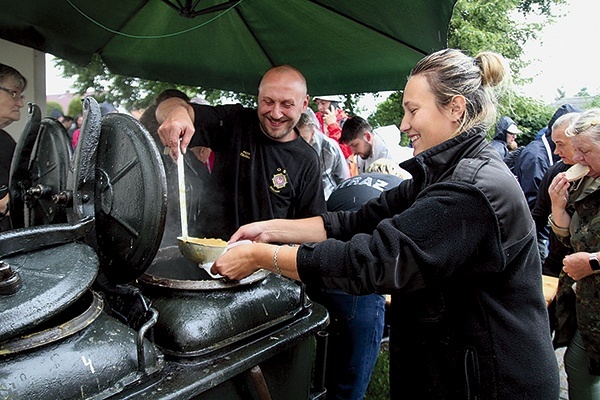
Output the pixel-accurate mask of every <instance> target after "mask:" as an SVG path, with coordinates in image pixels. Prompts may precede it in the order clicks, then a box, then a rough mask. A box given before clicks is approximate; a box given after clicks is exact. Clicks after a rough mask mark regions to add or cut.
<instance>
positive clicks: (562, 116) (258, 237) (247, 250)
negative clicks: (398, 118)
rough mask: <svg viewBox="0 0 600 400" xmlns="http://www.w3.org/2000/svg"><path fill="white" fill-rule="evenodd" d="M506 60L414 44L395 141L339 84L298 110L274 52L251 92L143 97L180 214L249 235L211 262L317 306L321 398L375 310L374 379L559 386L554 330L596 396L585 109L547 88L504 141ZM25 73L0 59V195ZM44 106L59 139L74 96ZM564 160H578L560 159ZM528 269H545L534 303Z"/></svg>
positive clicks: (598, 122)
mask: <svg viewBox="0 0 600 400" xmlns="http://www.w3.org/2000/svg"><path fill="white" fill-rule="evenodd" d="M505 65H506V64H505V62H504V60H503V59H502V56H500V55H499V54H496V53H493V52H483V53H481V54H479V55H477V56H475V57H470V56H467V55H466V54H464V53H463V52H461V51H458V50H454V49H445V50H441V51H438V52H435V53H433V54H430V55H428V56H426V57H424V58H423V59H422V60H421V61H419V62H418V63H417V65H416V66H415V67H414V68H413V70H412V71H411V74H410V76H409V78H408V81H407V83H406V86H405V88H404V96H403V103H402V106H403V109H404V116H403V118H402V122H401V125H400V131H401V132H402V133H403V134H406V135H408V137H409V139H410V142H411V149H412V153H413V156H414V157H412V158H410V159H408V160H397V159H393V157H392V156H391V155H390V153H391V152H389V151H388V145H387V143H386V142H385V141H384V140H383V139H382V138H381V137H379V135H377V134H376V133H375V131H374V130H373V128H372V127H371V125H370V124H369V122H368V121H366V120H365V119H363V118H361V117H360V116H354V115H348V113H346V112H345V111H344V110H343V107H342V106H341V103H342V99H341V97H339V96H315V97H313V100H314V102H315V104H316V107H317V111H316V112H314V111H312V110H311V109H310V108H309V107H308V105H309V101H310V97H309V95H308V85H307V82H306V80H305V78H304V76H303V75H302V73H301V71H299V70H297V69H295V68H293V67H292V66H288V65H283V66H277V67H274V68H272V69H270V70H268V71H267V72H266V73H265V74H264V76H263V77H262V79H261V81H260V84H259V87H258V97H257V107H256V109H250V108H245V107H242V106H241V105H223V106H210V105H206V104H197V103H194V102H192V101H190V99H189V98H188V97H187V96H186V95H185V94H184V93H181V92H179V91H175V90H172V91H166V92H164V93H162V94H161V95H160V96H159V97H158V98H157V99H156V101H155V102H154V103H153V104H152V105H151V107H149V108H148V110H146V112H145V113H144V115H143V116H142V117H141V121H142V123H143V124H144V125H145V126H146V127H147V129H148V130H149V132H150V133H151V134H152V135H153V136H154V138H155V140H156V142H157V144H158V143H160V144H161V145H164V146H166V147H168V148H169V149H170V157H171V158H173V159H176V158H177V157H178V156H179V154H180V152H181V154H182V155H183V156H184V157H185V160H186V165H187V168H188V170H190V171H191V172H192V173H191V174H190V173H188V174H186V175H187V176H191V177H192V178H189V179H191V180H190V181H189V182H188V183H190V187H191V188H190V190H191V191H194V190H196V191H197V192H196V194H195V195H192V197H193V199H192V201H191V202H190V201H188V205H190V207H192V208H191V209H190V210H188V214H190V217H191V218H193V220H192V221H191V222H192V223H191V224H190V229H191V232H193V234H194V235H196V236H198V237H213V238H221V239H224V240H228V241H230V242H235V241H239V240H250V241H251V242H252V244H245V245H239V246H236V247H233V248H231V249H230V250H228V251H227V252H225V253H224V254H223V255H222V256H221V257H220V258H219V259H217V261H216V262H215V263H214V265H213V267H212V270H211V272H212V273H213V274H219V275H222V276H225V277H227V278H228V279H233V280H239V279H242V278H244V277H246V276H248V275H250V274H252V273H253V272H254V271H255V270H257V269H261V268H262V269H266V270H270V271H272V272H273V273H276V274H279V275H282V276H286V277H288V278H290V279H295V280H298V281H301V282H303V283H304V284H305V285H306V288H307V293H308V294H309V297H310V298H311V299H312V300H313V301H316V302H318V303H320V304H323V305H324V306H325V307H326V308H327V310H328V311H329V314H330V318H331V323H330V326H329V327H328V328H327V329H328V331H329V332H330V334H331V335H333V337H334V340H332V341H331V344H330V347H329V349H328V354H327V357H328V358H327V364H328V369H327V374H326V387H327V398H328V399H362V398H363V397H364V395H365V392H366V390H367V386H368V384H369V381H370V378H371V374H372V372H373V368H374V366H375V361H376V360H377V356H378V354H379V345H380V342H381V339H382V336H383V330H384V315H385V314H386V313H387V316H388V319H389V320H388V323H389V324H390V326H391V328H390V384H391V385H390V386H391V387H390V394H391V397H392V398H419V399H442V398H452V399H454V398H478V399H557V398H558V396H559V395H558V393H559V377H558V364H557V360H556V355H555V353H554V350H555V348H558V347H566V348H567V351H566V353H565V368H566V372H567V376H568V383H569V398H570V399H572V400H579V399H600V320H599V319H598V315H600V314H599V311H600V300H599V299H600V295H599V293H600V278H599V277H600V273H598V272H597V271H600V261H599V258H598V250H599V246H600V222H598V221H600V218H598V216H599V215H600V209H599V205H600V197H599V196H600V190H598V189H599V188H600V179H598V178H600V110H599V109H591V110H588V111H586V112H582V111H581V110H580V109H578V108H576V107H573V106H571V105H564V106H561V107H560V108H559V109H558V110H557V111H556V113H555V114H554V115H553V117H552V118H551V120H550V121H549V123H548V126H547V127H546V128H545V129H544V132H543V133H542V134H541V135H540V137H539V138H538V139H536V140H534V141H532V142H531V143H530V144H529V145H527V146H521V147H520V146H519V145H518V140H519V138H518V135H519V134H521V133H522V131H521V129H520V128H519V126H518V124H517V123H516V122H515V121H514V120H513V119H512V118H511V117H510V116H501V117H500V118H497V117H496V108H495V103H494V99H495V95H494V88H495V87H496V86H498V85H500V84H501V83H502V82H503V81H504V80H505V77H506V75H507V73H508V71H507V70H506V69H505V68H506V67H505ZM26 85H27V80H26V79H25V77H23V76H22V75H21V74H20V73H18V71H16V70H14V69H13V68H11V67H9V66H6V65H3V64H0V91H1V92H2V93H0V140H2V142H3V144H4V145H3V146H0V149H1V150H2V152H3V153H2V159H1V160H2V165H0V185H1V186H0V196H1V197H2V200H0V212H2V213H3V214H6V213H7V205H6V204H7V202H8V200H7V199H8V190H7V189H5V188H7V187H8V179H9V176H8V175H9V171H10V159H11V157H12V152H13V151H14V147H15V143H14V140H12V138H10V135H8V134H7V133H6V132H5V131H3V130H2V128H4V127H6V126H7V125H8V124H10V123H11V122H13V121H17V120H19V117H20V109H21V108H22V107H23V106H24V96H23V95H22V93H23V91H24V90H25V87H26ZM113 108H114V107H113ZM112 111H116V110H108V109H107V112H112ZM56 118H57V119H58V120H59V121H61V122H62V123H63V125H64V127H65V131H66V132H68V133H69V135H70V136H71V138H72V140H73V146H75V145H76V143H77V136H78V129H79V127H80V126H81V123H80V121H79V119H80V118H81V116H77V117H75V118H72V117H69V116H64V115H60V116H56ZM493 121H497V123H496V125H495V128H496V129H495V134H494V136H493V138H492V140H491V141H490V140H488V139H487V137H486V132H487V129H488V128H489V126H490V124H492V123H493ZM9 139H10V140H9ZM394 145H395V144H394ZM11 149H12V150H11ZM187 150H190V151H189V152H187ZM164 161H165V166H166V169H167V170H171V174H169V173H167V175H168V177H169V179H168V181H169V182H170V184H173V183H174V182H175V179H176V176H175V175H176V172H175V170H173V168H171V167H172V165H174V164H173V163H171V164H169V162H171V160H169V159H168V155H167V154H165V159H164ZM400 162H401V163H400ZM575 164H581V165H583V166H584V167H586V168H587V169H586V171H587V174H586V175H585V176H578V177H576V178H574V179H573V178H571V177H570V176H569V175H568V174H567V172H566V171H567V170H568V169H569V168H570V167H571V166H572V165H575ZM194 182H196V183H194ZM171 186H172V190H173V191H175V186H173V185H171ZM171 186H170V187H171ZM194 187H196V189H194ZM198 187H200V189H198ZM171 211H172V212H171V214H172V215H175V214H178V213H177V210H175V209H173V210H171ZM169 219H170V220H171V221H177V220H178V218H175V217H172V218H169ZM4 220H7V219H4ZM4 220H2V221H4ZM215 221H218V222H215ZM9 228H10V227H9V226H7V227H4V225H3V226H2V229H9ZM177 232H178V230H177V229H175V230H174V232H173V234H172V235H173V238H168V235H166V236H165V238H163V243H168V244H172V243H171V242H169V240H171V239H173V240H171V241H174V238H175V236H174V235H176V234H177ZM165 240H166V241H165ZM542 273H543V274H546V275H551V276H555V277H558V279H559V287H558V291H557V295H556V299H555V300H554V302H553V303H552V304H551V306H550V308H547V307H546V302H545V300H544V296H543V292H542ZM383 294H389V295H391V303H390V304H389V308H388V309H387V310H386V303H385V300H384V298H383V296H382V295H383Z"/></svg>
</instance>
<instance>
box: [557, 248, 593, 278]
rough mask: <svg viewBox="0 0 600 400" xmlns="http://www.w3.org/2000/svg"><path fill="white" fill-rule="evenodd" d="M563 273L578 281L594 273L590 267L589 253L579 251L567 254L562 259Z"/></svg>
mask: <svg viewBox="0 0 600 400" xmlns="http://www.w3.org/2000/svg"><path fill="white" fill-rule="evenodd" d="M563 271H565V273H566V274H567V275H569V276H570V277H571V278H573V279H574V280H576V281H578V280H580V279H582V278H585V277H586V276H589V275H591V274H593V273H594V271H593V270H592V267H591V266H590V253H586V252H584V251H580V252H578V253H573V254H569V255H568V256H566V257H565V258H564V259H563Z"/></svg>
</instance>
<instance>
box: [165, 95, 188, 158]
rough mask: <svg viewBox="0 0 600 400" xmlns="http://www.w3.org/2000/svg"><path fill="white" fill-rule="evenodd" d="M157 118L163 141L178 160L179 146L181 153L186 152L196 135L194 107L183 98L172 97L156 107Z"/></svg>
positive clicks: (172, 156) (172, 155)
mask: <svg viewBox="0 0 600 400" xmlns="http://www.w3.org/2000/svg"><path fill="white" fill-rule="evenodd" d="M156 120H157V121H158V123H159V124H160V126H159V127H158V136H159V137H160V140H161V142H162V143H163V145H165V146H166V147H169V148H170V149H171V150H170V154H171V158H173V160H177V155H178V151H177V146H181V153H182V154H185V152H186V149H187V147H188V145H189V144H190V140H191V139H192V136H193V135H194V131H195V129H194V109H193V108H192V106H190V105H189V104H188V103H186V102H185V101H184V100H182V99H179V98H170V99H167V100H165V101H163V102H162V103H160V104H159V105H158V107H157V108H156ZM180 138H181V142H180Z"/></svg>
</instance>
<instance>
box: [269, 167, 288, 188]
mask: <svg viewBox="0 0 600 400" xmlns="http://www.w3.org/2000/svg"><path fill="white" fill-rule="evenodd" d="M277 171H278V172H279V171H280V172H279V173H277V174H275V175H273V178H271V182H273V186H272V187H271V189H272V190H273V191H275V192H277V191H279V190H281V189H283V188H284V187H285V185H287V175H286V174H285V172H286V171H285V170H283V171H282V170H281V168H277Z"/></svg>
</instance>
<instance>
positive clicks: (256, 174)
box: [190, 104, 326, 240]
mask: <svg viewBox="0 0 600 400" xmlns="http://www.w3.org/2000/svg"><path fill="white" fill-rule="evenodd" d="M192 106H193V107H194V112H195V128H196V134H195V135H194V137H193V138H192V141H191V143H190V147H193V146H199V145H200V146H206V147H210V148H211V149H212V150H213V151H214V152H215V163H214V167H213V171H212V177H213V179H214V182H215V185H216V190H215V191H214V192H212V193H205V196H206V199H205V201H206V202H207V203H206V204H205V206H206V208H205V209H206V213H205V216H204V217H202V218H201V220H200V221H199V222H198V224H199V226H200V227H201V228H200V229H202V230H203V232H202V234H203V235H204V236H209V237H220V238H222V239H225V240H226V239H229V237H230V236H231V235H232V234H233V233H234V232H235V231H236V230H237V228H239V227H240V226H242V225H244V224H247V223H250V222H255V221H262V220H266V219H272V218H305V217H311V216H315V215H319V214H321V213H322V212H325V211H326V206H325V198H324V195H323V187H322V183H321V169H320V165H319V158H318V155H317V153H316V152H315V150H314V149H313V148H312V147H311V146H310V145H309V144H308V143H307V142H306V141H305V140H304V139H302V137H300V136H299V135H298V138H297V139H296V140H293V141H290V142H283V143H282V142H277V141H274V140H272V139H270V138H269V137H267V136H266V135H265V134H264V133H263V132H262V131H261V129H260V125H259V121H258V116H257V114H256V110H254V109H247V108H243V107H242V106H241V105H227V106H216V107H209V106H203V105H198V104H192ZM203 201H204V200H203Z"/></svg>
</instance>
